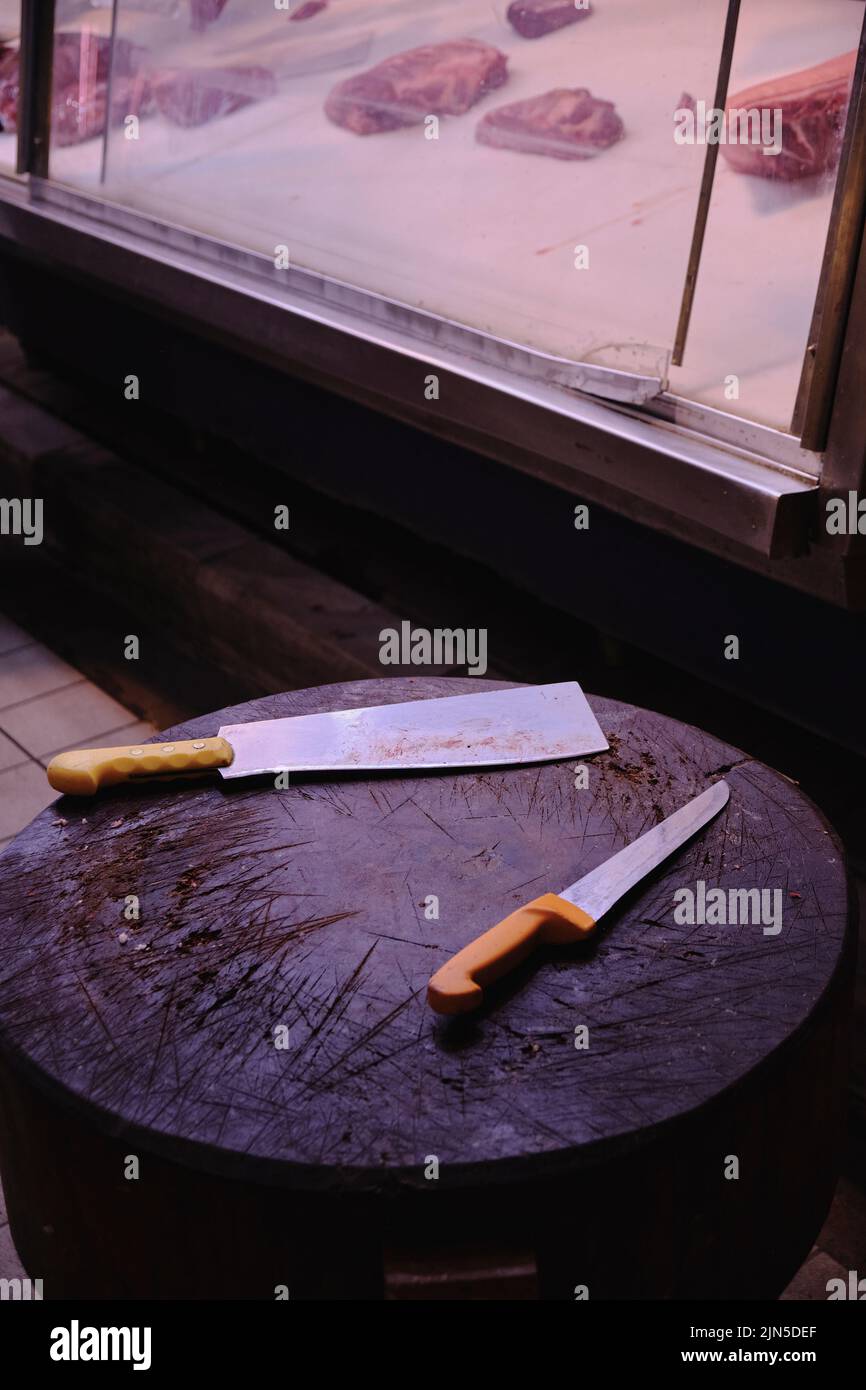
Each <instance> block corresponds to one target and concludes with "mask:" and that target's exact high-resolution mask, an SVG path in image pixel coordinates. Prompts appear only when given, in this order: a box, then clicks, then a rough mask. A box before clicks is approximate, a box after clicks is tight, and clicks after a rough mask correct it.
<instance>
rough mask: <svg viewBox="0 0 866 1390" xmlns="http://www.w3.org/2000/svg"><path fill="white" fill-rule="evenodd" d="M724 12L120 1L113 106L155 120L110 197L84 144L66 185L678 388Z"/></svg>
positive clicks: (361, 1) (627, 3)
mask: <svg viewBox="0 0 866 1390" xmlns="http://www.w3.org/2000/svg"><path fill="white" fill-rule="evenodd" d="M725 13H726V3H725V0H689V3H688V4H685V3H682V2H681V0H677V2H676V3H674V2H673V0H655V2H654V3H653V4H647V3H646V0H592V3H591V4H588V3H584V0H580V3H579V4H578V5H577V6H575V4H574V2H573V0H544V3H539V0H523V3H517V4H511V3H509V0H460V3H459V4H455V3H454V0H423V3H421V0H326V3H322V0H288V2H287V3H286V0H282V3H281V2H280V0H277V3H275V0H194V2H193V3H189V2H188V0H187V2H186V3H176V4H166V5H159V4H156V3H153V4H142V3H133V2H132V0H120V3H119V6H118V17H117V34H118V36H119V38H120V39H122V40H123V41H124V43H125V45H126V47H125V48H124V50H123V52H122V53H121V54H119V59H120V61H121V63H122V69H123V71H122V75H123V79H124V82H123V86H124V90H125V91H128V92H129V93H130V97H129V98H128V99H127V98H126V97H125V96H123V97H122V96H121V89H120V88H118V94H117V102H121V101H122V100H127V104H128V106H129V109H128V110H127V111H126V112H125V113H124V114H125V115H126V116H127V117H133V116H135V115H136V114H137V115H138V116H139V117H140V119H139V122H138V123H136V122H135V121H134V120H132V121H130V120H127V121H126V122H123V121H122V120H118V119H117V117H118V116H119V115H120V114H121V113H120V107H119V106H118V105H117V103H116V102H115V100H114V99H113V100H112V105H113V106H114V107H115V118H116V119H115V121H114V122H113V125H112V130H111V134H110V139H109V148H108V156H107V164H106V178H105V181H104V183H103V184H101V185H100V184H99V182H98V181H99V160H98V159H97V158H96V156H95V153H94V152H93V151H92V149H89V148H87V147H86V145H78V146H75V147H67V148H65V149H55V151H54V157H53V160H52V172H53V174H54V176H55V177H57V178H59V179H62V180H64V181H66V182H71V183H74V184H77V185H79V186H82V187H84V188H88V189H89V190H91V191H101V192H103V193H104V195H105V196H106V197H107V198H109V199H111V200H112V201H115V202H121V203H125V204H128V205H129V206H131V207H134V208H136V209H139V210H142V211H146V212H147V213H150V214H155V215H157V216H159V217H163V218H165V219H166V220H169V221H172V222H175V223H179V224H181V225H184V226H187V227H192V228H195V229H198V230H202V231H205V232H207V233H209V234H211V235H213V236H215V237H217V238H220V239H222V240H225V241H228V242H232V243H235V244H239V245H242V246H244V247H247V248H252V249H254V250H256V251H258V252H261V253H264V254H265V255H267V256H268V257H274V256H279V254H280V252H279V250H278V248H279V247H281V246H286V247H288V251H289V255H290V257H291V260H292V263H293V264H295V265H299V266H303V267H309V268H312V269H314V270H316V271H320V272H323V273H326V274H329V275H332V276H335V277H337V278H339V279H341V280H345V281H348V282H350V283H352V284H355V285H358V286H361V287H362V288H365V289H369V290H372V291H375V292H377V293H379V294H383V295H386V296H389V297H391V298H393V299H397V300H399V301H402V302H404V303H406V304H409V305H412V306H415V307H421V308H424V309H427V310H431V311H433V312H435V313H437V314H441V315H443V316H445V317H448V318H452V319H455V320H457V321H458V322H461V323H464V324H467V325H469V326H471V327H475V328H478V329H481V330H483V331H486V332H489V333H492V334H494V335H496V336H497V337H500V338H504V339H509V340H514V341H517V342H519V343H521V344H523V345H526V346H530V347H532V348H536V349H538V350H541V351H543V352H546V353H551V354H554V355H557V356H562V357H567V358H571V359H582V360H589V361H595V362H601V363H604V364H606V365H612V366H616V367H621V368H625V369H627V370H638V371H647V372H650V373H663V372H664V370H665V367H666V363H667V359H668V354H669V349H670V345H671V341H672V337H673V331H674V327H675V324H676V318H677V309H678V305H679V298H680V294H681V290H682V283H683V279H684V275H685V268H686V259H687V253H688V247H689V240H690V233H691V226H692V220H693V215H694V208H695V204H696V201H697V192H698V187H699V183H700V177H701V171H702V165H703V151H702V150H701V149H699V148H697V147H695V146H682V145H677V144H676V143H675V141H674V140H673V138H672V130H673V112H674V109H675V107H676V105H677V101H678V98H679V95H680V93H681V91H682V90H683V88H684V87H686V88H689V89H690V90H694V91H705V90H707V89H711V88H712V86H713V83H714V79H715V73H716V69H717V65H718V59H719V46H720V41H721V35H722V32H723V28H724V18H725ZM92 22H93V21H92V19H91V21H90V23H91V25H92ZM549 26H550V27H549ZM539 28H541V29H548V32H544V33H542V34H541V35H540V36H537V30H538V29H539ZM106 32H107V30H106ZM533 34H536V36H534V37H533V36H532V35H533ZM431 45H432V46H434V47H433V49H432V51H430V49H429V48H427V49H426V51H424V52H422V53H421V54H417V53H416V54H414V55H413V56H412V57H411V58H409V59H407V60H405V61H403V62H402V63H401V64H399V65H397V66H396V67H395V66H394V65H393V64H392V65H390V66H388V67H386V68H385V69H380V70H379V71H378V73H374V74H373V75H372V76H367V75H366V74H369V73H370V70H371V69H373V68H375V67H377V66H378V65H380V64H382V63H383V62H387V60H389V59H393V58H394V57H395V55H400V54H406V53H407V51H411V50H415V49H417V48H419V47H425V46H431ZM130 53H132V55H133V57H132V60H130ZM130 62H131V67H130ZM133 69H134V71H135V73H137V74H138V75H139V76H142V75H143V76H146V78H147V82H148V91H147V93H146V94H145V95H144V97H143V98H142V95H141V92H140V90H139V91H136V89H135V87H134V86H133V85H132V84H131V82H130V72H131V71H132V70H133ZM347 79H348V80H349V83H350V85H349V86H348V87H346V86H343V85H342V84H344V83H345V82H346V81H347ZM587 93H591V96H588V95H587ZM133 97H134V100H135V101H136V102H138V103H139V105H138V107H137V109H136V110H133V106H132V102H133ZM503 107H506V108H510V109H508V110H506V111H504V112H503V111H502V108H503ZM94 143H95V142H91V145H93V144H94ZM590 156H592V157H590Z"/></svg>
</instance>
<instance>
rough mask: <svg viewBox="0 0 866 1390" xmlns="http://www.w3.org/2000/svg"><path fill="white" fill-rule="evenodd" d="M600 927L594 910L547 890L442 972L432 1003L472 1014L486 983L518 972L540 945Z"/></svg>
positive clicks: (444, 1010)
mask: <svg viewBox="0 0 866 1390" xmlns="http://www.w3.org/2000/svg"><path fill="white" fill-rule="evenodd" d="M594 930H595V922H594V921H593V919H592V917H590V915H589V913H588V912H584V911H583V909H582V908H580V907H575V906H574V904H573V903H570V902H567V901H566V900H565V898H560V897H558V896H557V894H556V893H544V894H543V895H542V896H541V897H540V898H534V899H533V900H532V902H531V903H527V904H526V906H525V907H519V908H518V909H517V911H516V912H512V913H510V914H509V916H508V917H503V919H502V921H501V922H499V923H498V924H497V925H496V926H495V927H491V928H490V931H486V932H485V933H484V935H483V936H478V937H476V938H475V940H474V941H471V942H470V943H469V945H468V946H464V947H463V950H462V951H458V952H457V954H456V956H452V957H451V959H450V960H448V961H446V962H445V964H444V965H443V966H442V967H441V969H439V970H437V971H436V974H435V975H433V976H432V977H431V979H430V983H429V984H428V986H427V1002H428V1004H429V1005H430V1007H431V1008H433V1009H435V1010H436V1013H437V1014H466V1013H470V1012H471V1011H472V1010H473V1009H477V1008H478V1005H479V1004H480V1003H481V1000H482V999H483V997H484V986H485V985H489V984H490V983H491V982H492V981H493V980H498V979H499V977H500V976H501V975H506V974H507V973H508V971H509V970H513V969H514V967H515V966H516V965H519V964H520V962H521V961H522V960H525V959H526V957H527V956H528V955H530V953H531V952H532V951H534V950H535V948H536V946H541V945H542V944H544V945H550V946H565V945H570V944H571V943H572V942H575V941H582V940H583V938H584V937H585V936H589V935H590V933H591V932H593V931H594Z"/></svg>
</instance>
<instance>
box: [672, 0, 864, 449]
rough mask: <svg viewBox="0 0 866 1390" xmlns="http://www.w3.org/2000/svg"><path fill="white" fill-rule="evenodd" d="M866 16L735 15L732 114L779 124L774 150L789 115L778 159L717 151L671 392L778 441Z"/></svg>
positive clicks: (825, 12)
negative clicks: (766, 428)
mask: <svg viewBox="0 0 866 1390" xmlns="http://www.w3.org/2000/svg"><path fill="white" fill-rule="evenodd" d="M863 12H864V5H863V3H862V0H743V5H742V8H741V11H740V25H739V30H738V38H737V47H736V50H735V53H734V67H733V71H732V74H731V85H730V96H731V100H730V102H729V105H733V106H735V107H736V108H737V109H738V110H755V109H758V110H761V111H763V112H765V113H766V116H767V117H768V118H770V117H772V118H773V123H772V124H771V125H769V126H768V130H767V133H768V135H769V136H770V141H769V142H768V143H769V144H770V145H771V147H772V142H773V138H774V132H775V116H774V113H775V112H776V111H781V112H782V124H781V137H782V138H781V153H780V154H779V155H772V154H771V155H764V153H763V151H762V150H760V149H754V148H751V149H748V150H746V151H744V150H743V149H742V147H741V146H731V147H730V148H729V149H727V150H726V148H725V146H722V147H721V150H720V158H719V162H718V168H717V174H716V183H715V188H714V191H713V200H712V203H711V206H710V218H709V223H708V227H707V236H706V240H705V243H704V251H703V257H702V260H701V269H700V275H699V277H698V285H697V294H696V296H695V305H694V312H693V315H692V322H691V329H690V332H689V337H688V343H687V347H686V352H685V356H684V359H683V365H682V367H681V368H673V369H672V371H671V389H672V390H673V391H676V392H677V393H678V394H680V395H683V396H688V397H690V398H691V399H692V400H695V401H698V402H701V403H702V404H705V405H710V406H714V407H716V408H717V409H719V410H727V411H731V412H733V413H734V414H737V415H742V416H746V417H747V418H748V419H750V420H755V421H758V422H759V423H761V424H766V425H771V426H773V427H774V428H776V429H782V430H787V429H788V428H789V426H790V422H791V416H792V414H793V410H794V403H795V400H796V395H797V386H798V383H799V380H800V372H801V369H802V365H803V357H804V354H805V351H806V347H807V341H808V333H809V328H810V324H811V318H812V310H813V307H814V303H815V294H816V292H817V288H818V279H819V275H820V270H821V259H822V256H823V252H824V243H825V241H826V238H827V228H828V225H829V220H830V209H831V205H832V201H833V192H834V188H835V182H836V163H837V158H838V150H839V139H838V135H839V134H840V133H841V124H842V121H843V119H844V114H845V108H846V106H847V97H846V92H847V84H848V83H849V82H850V77H851V74H852V73H853V66H854V57H855V50H856V47H857V44H858V42H859V37H860V30H861V27H862V24H863ZM844 55H848V56H847V58H845V57H844ZM840 57H841V58H842V59H843V61H841V62H840V63H839V64H832V63H831V64H830V65H829V67H827V68H823V69H818V70H817V71H814V72H813V71H811V69H813V68H815V67H816V65H823V64H824V63H826V62H827V60H831V59H837V58H840ZM804 70H805V72H804ZM801 74H802V75H801ZM740 94H743V96H744V97H745V100H740ZM695 95H696V96H698V95H700V94H699V93H695ZM707 101H708V104H709V103H711V102H712V93H711V92H710V93H709V94H708V96H707Z"/></svg>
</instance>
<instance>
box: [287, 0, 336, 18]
mask: <svg viewBox="0 0 866 1390" xmlns="http://www.w3.org/2000/svg"><path fill="white" fill-rule="evenodd" d="M327 8H328V0H306V3H305V4H303V5H302V6H301V8H300V9H299V10H294V11H293V13H292V14H290V15H289V19H312V18H313V15H314V14H318V13H319V11H320V10H326V9H327Z"/></svg>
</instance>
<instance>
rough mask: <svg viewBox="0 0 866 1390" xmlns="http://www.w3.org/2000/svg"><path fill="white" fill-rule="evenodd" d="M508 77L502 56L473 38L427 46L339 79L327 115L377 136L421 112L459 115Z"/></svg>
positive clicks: (413, 121) (415, 118)
mask: <svg viewBox="0 0 866 1390" xmlns="http://www.w3.org/2000/svg"><path fill="white" fill-rule="evenodd" d="M507 76H508V70H507V59H506V57H505V54H504V53H500V52H499V50H498V49H497V48H491V46H490V45H489V44H486V43H480V42H479V41H478V40H477V39H455V40H454V41H453V42H450V43H433V44H425V45H424V47H423V48H412V49H409V50H408V51H407V52H406V53H396V54H394V56H393V57H391V58H386V59H385V60H384V62H381V63H378V64H377V65H376V67H374V68H370V69H369V70H368V71H367V72H361V73H358V74H357V75H356V76H355V77H349V78H347V79H346V80H345V81H344V82H340V83H339V84H338V85H337V86H336V87H335V88H334V89H333V91H332V92H331V94H330V96H329V97H328V99H327V101H326V102H325V114H326V115H327V116H328V117H329V118H330V119H331V120H332V121H333V122H334V124H335V125H341V126H345V128H346V130H352V131H354V132H355V134H356V135H375V134H377V133H378V132H379V131H382V130H397V129H398V127H400V126H404V125H415V124H416V123H417V122H418V121H423V119H424V117H425V116H431V115H432V116H446V115H447V116H462V115H463V113H464V111H468V110H469V108H470V106H474V105H475V103H476V101H478V100H480V98H481V97H483V96H484V94H485V92H489V91H492V90H493V88H494V87H501V86H502V83H503V82H504V81H505V79H506V77H507Z"/></svg>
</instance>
